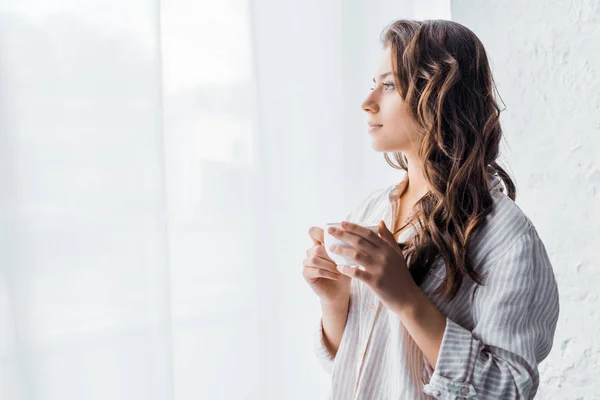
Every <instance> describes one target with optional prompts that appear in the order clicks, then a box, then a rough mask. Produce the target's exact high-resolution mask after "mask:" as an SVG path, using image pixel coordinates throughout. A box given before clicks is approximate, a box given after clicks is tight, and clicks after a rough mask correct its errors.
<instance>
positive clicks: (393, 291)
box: [329, 221, 422, 314]
mask: <svg viewBox="0 0 600 400" xmlns="http://www.w3.org/2000/svg"><path fill="white" fill-rule="evenodd" d="M378 231H379V235H380V236H378V235H377V233H375V232H373V231H372V230H370V229H367V228H364V227H362V226H360V225H356V224H353V223H350V222H346V221H344V222H342V229H336V228H333V227H331V228H329V233H331V235H332V236H334V237H336V238H338V239H340V240H342V241H343V242H344V243H346V244H347V245H348V246H350V247H341V246H336V245H332V246H331V247H330V249H329V250H331V251H333V252H334V253H336V254H340V255H343V256H344V257H347V258H349V259H351V260H353V261H354V262H356V264H358V265H360V266H362V267H364V269H365V270H364V271H363V270H362V269H359V268H356V267H353V266H346V265H340V266H338V270H339V271H340V272H341V273H342V274H344V275H346V276H349V277H351V278H354V279H360V280H361V281H363V282H364V283H365V284H367V285H368V286H369V287H370V288H371V289H372V290H373V292H375V294H377V296H378V297H379V299H380V300H381V302H382V303H383V305H384V306H386V307H387V308H388V309H390V310H392V311H394V312H396V313H398V314H401V313H402V312H404V310H405V309H406V308H407V307H409V306H412V304H413V302H414V301H416V299H417V298H418V294H419V293H420V292H421V290H420V289H419V287H418V286H417V284H416V283H415V281H414V280H413V279H412V276H411V275H410V271H409V270H408V266H407V264H406V260H405V259H404V255H403V254H402V251H401V250H400V248H399V247H398V243H397V242H396V239H395V238H394V235H393V234H392V232H390V231H389V230H388V229H387V227H386V226H385V223H384V222H383V221H381V222H380V223H379V226H378ZM421 293H422V292H421Z"/></svg>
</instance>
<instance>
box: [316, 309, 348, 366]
mask: <svg viewBox="0 0 600 400" xmlns="http://www.w3.org/2000/svg"><path fill="white" fill-rule="evenodd" d="M349 304H350V299H348V301H346V302H344V303H343V304H334V305H328V304H321V310H322V318H321V321H322V327H323V343H324V344H325V346H326V348H327V350H328V351H329V354H330V355H331V357H332V358H333V357H335V354H336V353H337V351H338V348H339V347H340V343H341V341H342V334H343V333H344V328H345V327H346V321H347V320H348V309H349V307H348V306H349Z"/></svg>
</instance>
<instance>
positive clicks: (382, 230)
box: [378, 220, 398, 248]
mask: <svg viewBox="0 0 600 400" xmlns="http://www.w3.org/2000/svg"><path fill="white" fill-rule="evenodd" d="M378 228H379V234H380V235H381V238H382V239H383V240H385V241H386V242H388V243H389V244H391V245H392V246H394V248H395V247H396V246H398V243H396V239H395V238H394V234H393V233H392V232H390V230H389V229H388V228H387V226H385V222H383V220H381V221H379V227H378Z"/></svg>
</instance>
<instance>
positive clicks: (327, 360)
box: [313, 318, 335, 374]
mask: <svg viewBox="0 0 600 400" xmlns="http://www.w3.org/2000/svg"><path fill="white" fill-rule="evenodd" d="M313 349H314V352H315V354H316V356H317V359H318V360H319V363H320V364H321V366H322V367H323V369H324V370H325V372H327V373H328V374H331V371H332V369H333V361H334V359H335V357H332V356H331V354H329V350H327V347H326V346H325V342H324V341H323V319H322V318H320V319H319V325H318V327H317V329H316V330H315V333H314V338H313Z"/></svg>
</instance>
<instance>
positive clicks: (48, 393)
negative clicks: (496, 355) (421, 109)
mask: <svg viewBox="0 0 600 400" xmlns="http://www.w3.org/2000/svg"><path fill="white" fill-rule="evenodd" d="M438 3H439V2H438ZM444 3H445V2H444ZM432 4H433V3H432ZM432 7H433V6H432ZM435 7H437V8H435V9H436V10H438V11H439V10H442V9H445V8H444V7H445V6H442V8H439V7H440V6H439V4H438V5H435ZM433 9H434V8H432V10H433ZM443 12H444V11H442V13H443ZM411 15H416V10H415V7H413V6H412V2H411V1H404V2H391V1H389V2H387V1H379V2H367V1H366V0H361V1H359V0H355V1H344V2H343V1H342V0H336V1H333V2H321V1H317V0H309V1H302V2H300V1H297V0H294V1H292V0H287V1H275V0H255V1H253V2H249V1H248V0H224V1H217V2H215V1H205V0H201V1H194V0H163V1H162V2H158V1H148V0H119V1H116V0H88V1H86V2H81V1H76V0H4V1H3V2H2V3H0V212H1V214H0V217H1V219H0V399H2V400H4V399H7V400H21V399H24V400H34V399H35V400H59V399H60V400H75V399H78V400H79V399H86V400H93V399H98V400H100V399H102V400H105V399H111V400H120V399H123V400H125V399H127V400H137V399H139V400H142V399H144V400H146V399H161V400H162V399H166V400H170V399H177V400H183V399H219V400H220V399H307V398H321V397H323V395H324V392H325V391H326V390H327V385H328V377H327V376H326V375H324V374H323V373H322V372H321V370H320V367H319V366H318V363H317V362H316V360H315V359H314V357H313V355H312V352H311V339H312V338H311V335H312V331H313V329H314V326H315V324H316V323H317V321H318V316H319V309H318V301H317V299H316V298H315V297H314V295H313V294H312V292H311V291H310V289H309V288H308V287H307V286H306V284H305V283H304V280H303V279H302V276H301V261H302V259H303V258H304V251H305V250H306V248H307V247H308V246H310V240H309V239H308V236H307V230H308V227H309V226H310V225H312V224H320V223H324V222H327V221H330V220H336V219H340V218H342V217H343V216H345V215H346V213H347V212H348V210H349V208H350V207H352V206H353V205H355V204H356V201H358V200H359V199H360V197H362V196H363V195H364V194H366V193H367V192H368V191H369V190H372V189H373V188H374V185H378V184H380V183H381V184H383V183H387V182H389V181H390V179H394V175H393V172H390V171H389V170H388V168H387V167H386V166H385V165H384V164H385V163H384V162H383V159H382V157H381V155H380V154H371V153H372V151H371V150H370V147H369V141H368V137H367V135H365V133H364V132H365V130H364V118H363V116H362V115H361V111H360V108H359V105H360V100H361V99H362V96H363V95H364V94H366V92H367V91H368V87H369V85H370V82H369V81H370V79H371V75H372V72H373V68H374V66H375V63H376V61H377V56H378V52H379V47H378V46H379V43H378V35H379V32H380V30H381V28H382V27H383V26H384V25H385V24H386V23H387V22H389V21H390V20H391V19H393V18H397V17H410V16H411ZM436 16H439V15H436ZM441 16H443V17H448V16H447V15H441ZM371 157H372V159H371ZM366 163H369V165H368V166H367V165H366ZM373 176H377V178H375V179H373Z"/></svg>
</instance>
